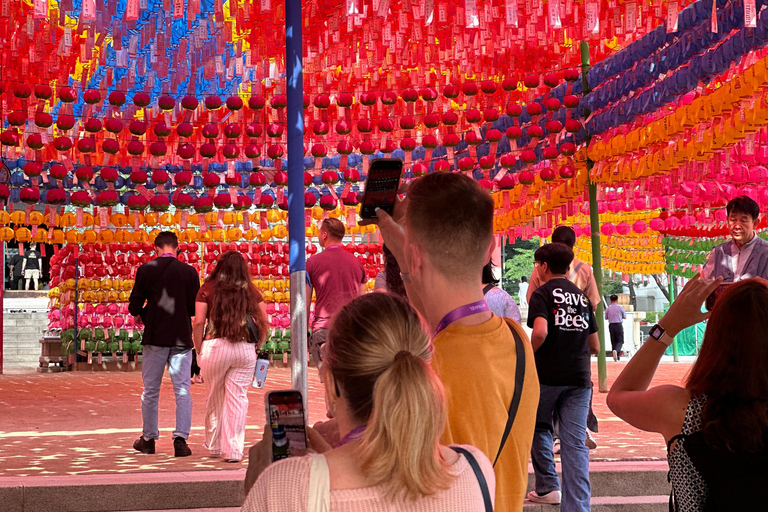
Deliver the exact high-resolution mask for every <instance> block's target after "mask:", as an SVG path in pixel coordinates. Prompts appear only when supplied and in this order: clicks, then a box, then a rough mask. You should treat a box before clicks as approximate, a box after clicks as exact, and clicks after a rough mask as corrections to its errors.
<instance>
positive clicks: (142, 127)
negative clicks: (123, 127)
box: [128, 119, 147, 136]
mask: <svg viewBox="0 0 768 512" xmlns="http://www.w3.org/2000/svg"><path fill="white" fill-rule="evenodd" d="M128 130H129V131H130V132H131V133H132V134H133V135H136V136H139V135H144V134H145V133H146V131H147V123H145V122H144V121H139V120H138V119H134V120H133V121H131V122H130V124H128Z"/></svg>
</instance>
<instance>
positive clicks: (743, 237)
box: [701, 196, 768, 283]
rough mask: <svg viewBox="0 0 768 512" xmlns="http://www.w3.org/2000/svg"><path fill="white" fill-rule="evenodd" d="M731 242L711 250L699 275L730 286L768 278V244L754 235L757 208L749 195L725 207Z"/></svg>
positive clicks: (740, 197) (758, 209) (736, 199)
mask: <svg viewBox="0 0 768 512" xmlns="http://www.w3.org/2000/svg"><path fill="white" fill-rule="evenodd" d="M725 209H726V212H727V214H728V229H729V230H730V232H731V240H729V241H728V242H725V243H722V244H720V245H718V246H716V247H715V248H713V249H712V252H711V253H709V257H708V258H707V263H706V264H705V265H704V269H703V270H702V272H701V273H702V276H703V277H705V278H707V279H716V278H718V277H721V276H722V277H723V281H724V282H726V283H733V282H736V281H740V280H742V279H749V278H751V277H762V278H768V242H766V241H765V240H763V239H761V238H760V237H758V236H757V234H756V233H755V227H756V226H757V221H758V218H759V217H760V206H759V205H758V204H757V202H755V201H754V200H753V199H752V198H750V197H748V196H739V197H736V198H734V199H732V200H731V201H730V202H729V203H728V205H727V206H726V207H725Z"/></svg>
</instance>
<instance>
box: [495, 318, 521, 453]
mask: <svg viewBox="0 0 768 512" xmlns="http://www.w3.org/2000/svg"><path fill="white" fill-rule="evenodd" d="M504 322H506V323H507V327H509V330H510V331H512V336H514V338H515V347H516V349H517V362H516V364H515V391H514V394H513V395H512V403H511V404H510V405H509V413H508V414H507V425H506V427H504V435H503V436H501V444H500V445H499V451H498V453H497V454H496V459H495V460H494V461H493V465H494V467H495V466H496V463H497V462H498V461H499V456H500V455H501V450H503V449H504V444H506V442H507V438H508V437H509V433H510V432H511V431H512V424H513V423H514V422H515V416H517V409H518V408H519V407H520V398H521V397H522V395H523V384H524V383H525V345H523V340H522V338H521V337H520V335H519V334H518V333H517V331H516V330H515V329H514V328H513V327H512V325H511V324H510V323H509V322H507V321H506V319H505V320H504Z"/></svg>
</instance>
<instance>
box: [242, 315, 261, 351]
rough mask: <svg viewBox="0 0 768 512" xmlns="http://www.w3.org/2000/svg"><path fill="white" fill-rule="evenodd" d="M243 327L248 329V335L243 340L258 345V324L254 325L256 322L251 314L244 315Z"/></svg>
mask: <svg viewBox="0 0 768 512" xmlns="http://www.w3.org/2000/svg"><path fill="white" fill-rule="evenodd" d="M245 329H246V330H247V331H248V336H247V338H246V340H245V341H247V342H248V343H255V344H257V345H258V344H259V339H260V338H261V333H260V332H259V326H258V325H256V322H255V321H254V319H253V317H252V316H251V315H246V316H245Z"/></svg>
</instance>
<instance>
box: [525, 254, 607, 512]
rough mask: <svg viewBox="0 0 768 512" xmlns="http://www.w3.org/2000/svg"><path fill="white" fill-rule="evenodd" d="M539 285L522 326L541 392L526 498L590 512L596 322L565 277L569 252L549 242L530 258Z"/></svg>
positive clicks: (583, 298)
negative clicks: (555, 446)
mask: <svg viewBox="0 0 768 512" xmlns="http://www.w3.org/2000/svg"><path fill="white" fill-rule="evenodd" d="M534 258H535V260H536V271H537V272H538V274H539V278H540V279H541V281H542V282H543V283H544V284H543V285H542V286H540V287H539V288H537V289H536V291H535V292H533V294H532V295H531V299H530V301H529V310H528V327H530V328H532V329H533V333H532V335H531V344H532V345H533V350H534V352H535V357H536V370H537V371H538V373H539V383H540V387H541V393H540V398H539V408H538V412H537V415H536V429H535V431H534V435H533V447H532V448H531V459H532V461H533V469H534V473H535V476H536V490H535V491H532V492H530V493H529V494H528V499H529V500H531V501H534V502H537V503H560V502H561V498H562V505H561V510H563V511H568V512H574V511H582V510H583V511H588V510H590V485H589V449H588V448H587V447H586V446H584V438H585V436H586V428H587V413H588V411H589V397H590V394H591V389H592V375H591V369H590V354H596V353H597V351H598V350H599V345H600V343H599V339H598V337H597V322H596V320H595V316H594V310H593V308H592V304H591V302H590V301H589V298H587V296H586V295H585V294H584V292H582V291H581V290H580V289H579V287H577V286H576V285H575V284H573V283H572V282H571V281H569V280H568V278H567V272H568V269H569V267H570V264H571V261H573V250H572V249H571V248H570V247H568V246H567V245H565V244H561V243H554V244H548V245H545V246H543V247H540V248H539V249H538V250H537V251H536V253H535V254H534ZM555 413H557V415H558V417H559V418H560V456H561V458H562V464H563V485H562V496H561V493H560V481H559V480H558V477H557V471H556V469H555V459H554V455H553V453H552V433H553V426H552V418H553V415H554V414H555Z"/></svg>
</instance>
